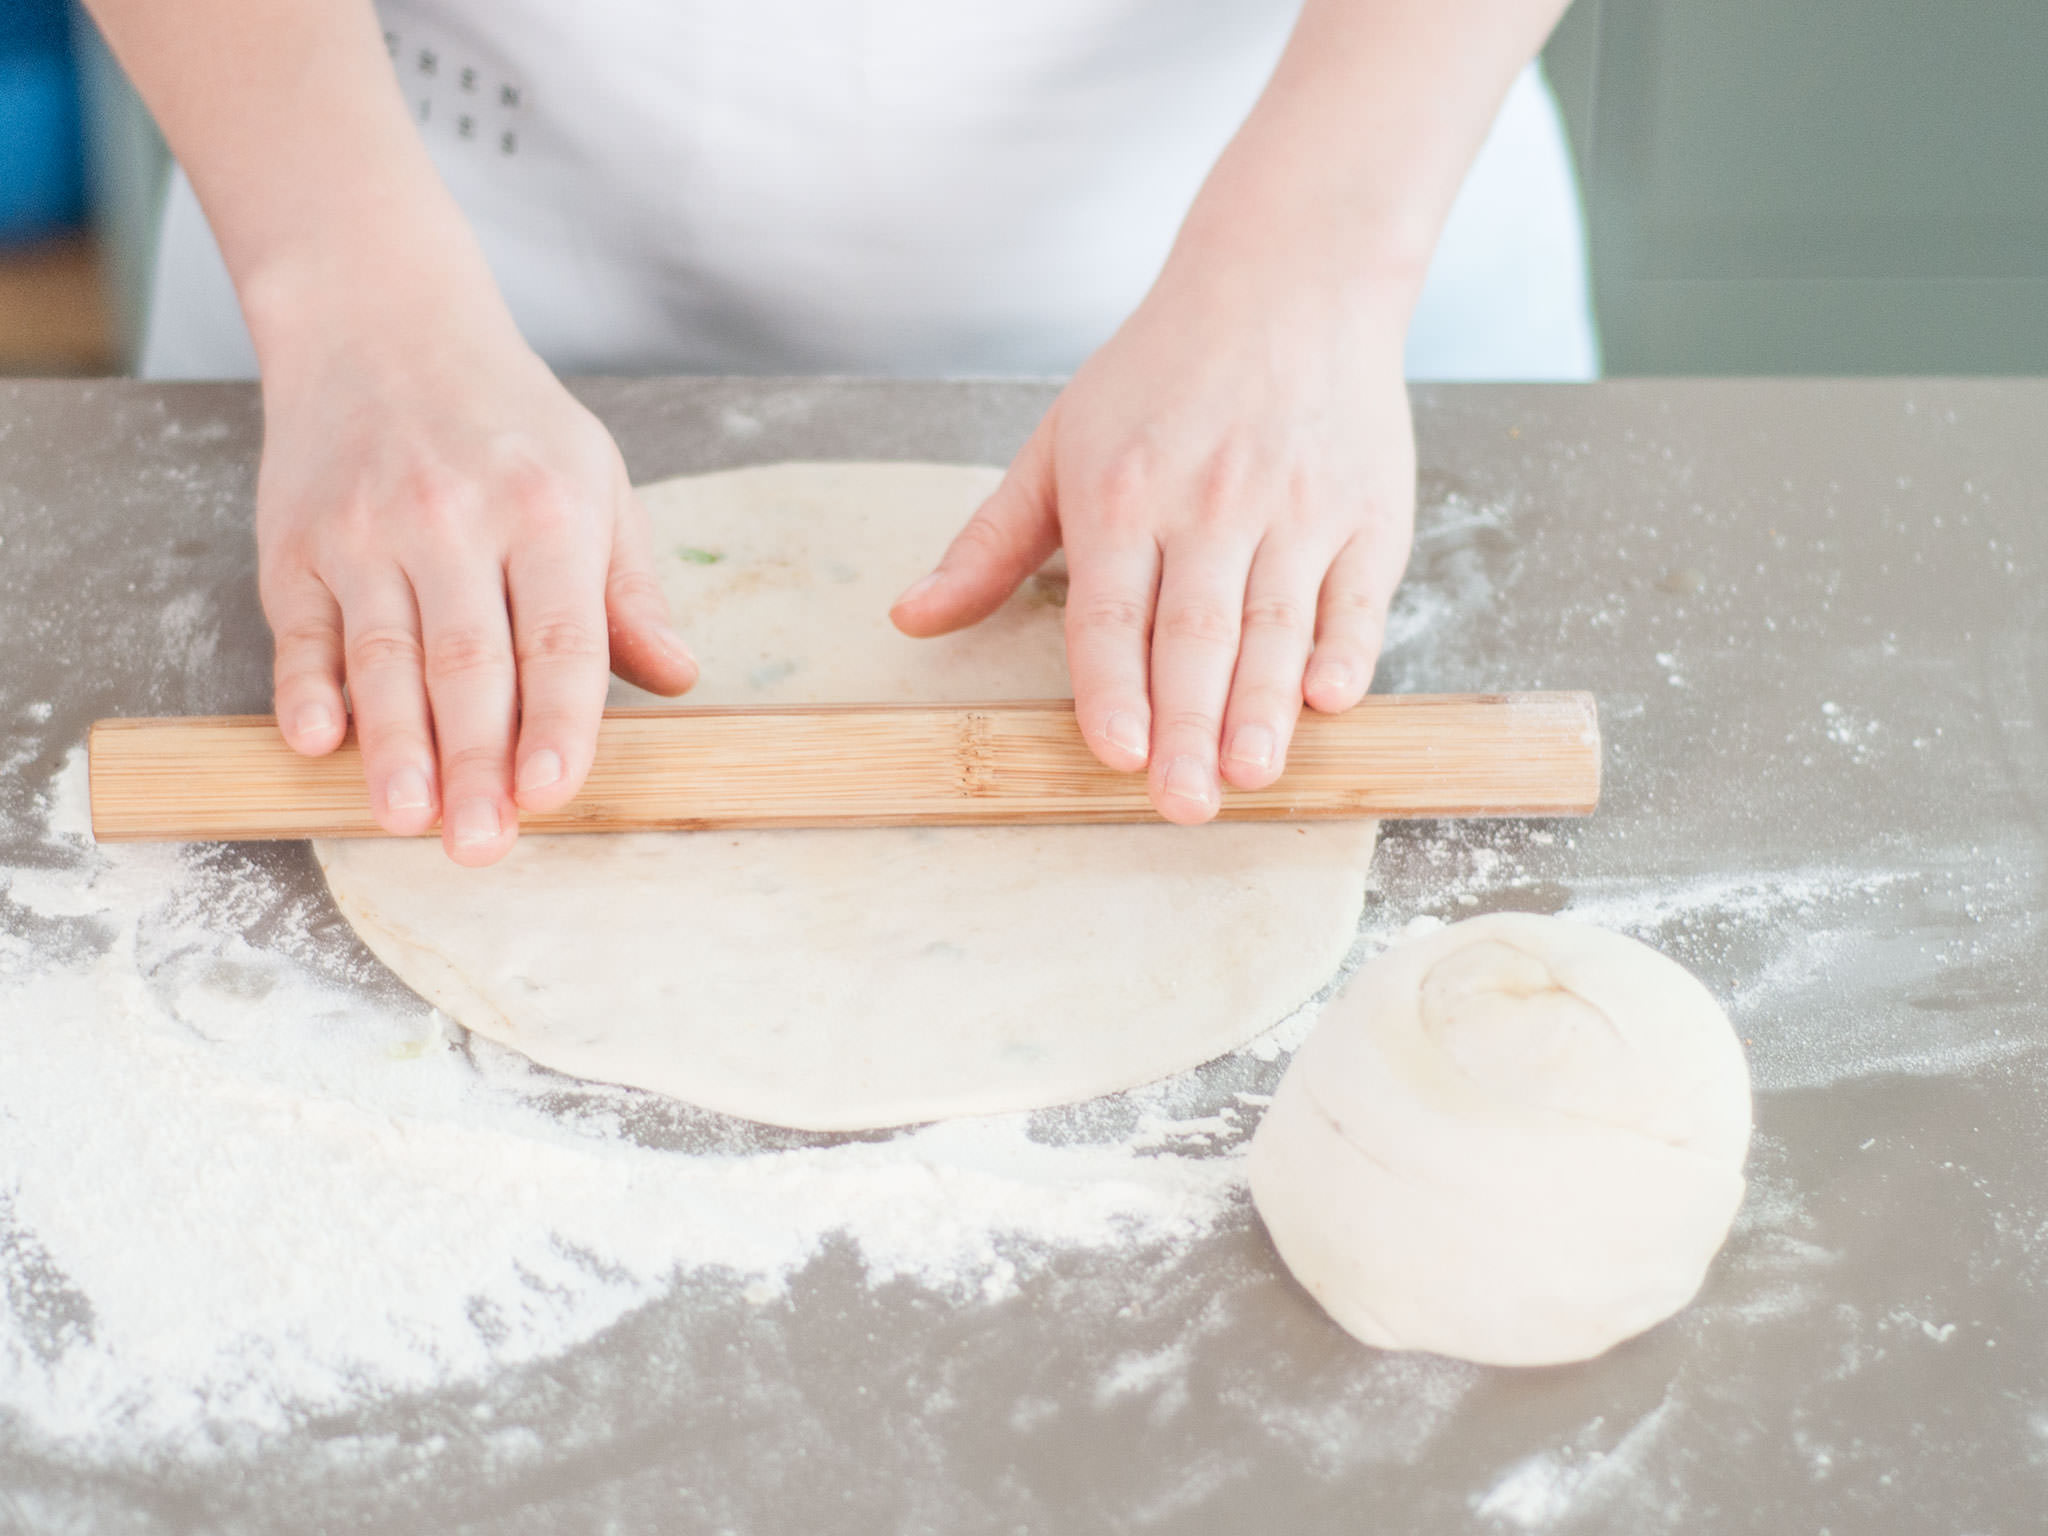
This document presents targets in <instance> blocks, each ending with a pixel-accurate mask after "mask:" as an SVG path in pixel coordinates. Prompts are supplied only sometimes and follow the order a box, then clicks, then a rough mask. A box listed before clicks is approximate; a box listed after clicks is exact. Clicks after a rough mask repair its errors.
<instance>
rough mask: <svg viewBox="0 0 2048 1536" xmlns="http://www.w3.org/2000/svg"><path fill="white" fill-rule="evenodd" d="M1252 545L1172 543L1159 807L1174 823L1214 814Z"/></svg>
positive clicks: (1156, 749)
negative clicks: (1226, 705) (1225, 708)
mask: <svg viewBox="0 0 2048 1536" xmlns="http://www.w3.org/2000/svg"><path fill="white" fill-rule="evenodd" d="M1250 564H1251V550H1250V548H1249V547H1245V546H1237V545H1232V544H1228V543H1224V542H1221V541H1219V540H1217V539H1215V538H1214V537H1213V536H1212V537H1209V538H1204V539H1199V540H1198V539H1196V538H1190V539H1188V540H1187V541H1185V542H1184V543H1183V544H1181V545H1180V546H1178V547H1174V546H1169V547H1168V549H1167V551H1166V560H1165V564H1164V568H1163V570H1162V572H1161V575H1160V578H1159V614H1158V617H1157V618H1156V619H1154V620H1153V624H1152V765H1151V767H1152V780H1151V790H1152V803H1153V805H1155V806H1157V807H1158V809H1159V814H1160V815H1162V816H1164V817H1165V818H1166V819H1167V820H1168V821H1178V822H1183V823H1187V824H1193V823H1196V822H1203V821H1207V820H1209V818H1210V817H1212V816H1214V815H1215V814H1216V811H1217V807H1218V806H1219V805H1220V804H1221V800H1222V792H1221V784H1220V782H1219V780H1218V778H1217V773H1216V755H1217V744H1218V738H1219V737H1220V736H1221V734H1222V731H1223V706H1224V702H1225V700H1226V699H1227V698H1228V697H1229V695H1230V678H1231V674H1232V673H1233V672H1234V671H1235V670H1236V666H1237V652H1238V643H1239V638H1240V635H1241V633H1242V626H1243V620H1244V603H1245V577H1246V574H1247V571H1248V568H1249V566H1250Z"/></svg>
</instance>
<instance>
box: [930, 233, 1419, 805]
mask: <svg viewBox="0 0 2048 1536" xmlns="http://www.w3.org/2000/svg"><path fill="white" fill-rule="evenodd" d="M1405 323H1406V307H1405V303H1404V302H1403V301H1401V300H1399V299H1396V298H1382V297H1380V296H1378V295H1376V294H1374V293H1371V292H1367V293H1363V294H1361V293H1358V292H1355V291H1342V290H1337V291H1332V290H1329V289H1321V288H1318V287H1316V286H1315V285H1313V284H1306V285H1305V284H1301V283H1298V282H1294V281H1290V280H1289V279H1287V278H1284V277H1275V276H1268V277H1267V278H1265V279H1263V280H1258V279H1254V280H1251V281H1246V280H1244V279H1243V277H1242V275H1241V274H1240V275H1236V276H1233V275H1232V274H1229V273H1221V274H1213V275H1212V274H1206V273H1202V272H1199V271H1190V270H1185V269H1177V268H1176V266H1175V265H1174V264H1173V263H1169V265H1168V268H1167V271H1166V273H1165V274H1164V275H1163V276H1162V277H1161V280H1160V282H1159V284H1158V286H1156V287H1155V288H1154V290H1153V292H1152V293H1151V294H1150V295H1149V296H1148V297H1147V298H1146V300H1145V302H1144V303H1143V304H1142V305H1141V306H1140V307H1139V308H1138V310H1137V311H1136V312H1135V313H1134V314H1133V315H1132V316H1131V318H1130V319H1129V320H1128V321H1127V322H1126V323H1125V324H1124V326H1123V327H1122V328H1121V329H1120V330H1119V331H1118V332H1117V334H1116V335H1115V336H1114V337H1112V338H1111V340H1110V341H1109V342H1108V343H1107V344H1106V345H1104V346H1103V347H1102V349H1101V350H1100V351H1098V352H1097V353H1096V354H1095V355H1094V356H1093V357H1091V358H1089V359H1088V361H1087V362H1086V363H1085V364H1084V365H1083V366H1082V368H1081V370H1080V372H1079V373H1077V374H1076V375H1075V376H1074V379H1073V381H1072V382H1071V383H1070V384H1069V385H1068V386H1067V388H1066V389H1065V390H1064V391H1063V392H1062V393H1061V395H1060V397H1059V398H1058V400H1057V401H1055V402H1054V404H1053V407H1052V409H1051V410H1050V411H1048V412H1047V413H1046V416H1045V418H1044V419H1043V420H1042V421H1041V422H1040V423H1039V425H1038V429H1037V430H1036V432H1034V433H1033V435H1032V437H1031V439H1030V441H1029V442H1027V443H1026V444H1025V446H1024V449H1023V451H1022V452H1021V453H1020V454H1018V456H1017V458H1016V460H1015V462H1014V463H1012V464H1011V466H1010V471H1009V473H1008V475H1007V476H1005V478H1004V480H1003V482H1002V484H1001V485H1000V486H999V487H998V488H997V490H996V492H995V494H994V495H992V496H991V497H990V498H989V499H988V501H987V502H986V503H985V504H984V505H983V506H982V507H981V509H980V510H979V511H978V512H976V513H975V515H974V517H973V519H972V520H971V521H970V522H969V523H968V524H967V526H966V527H965V528H964V529H962V530H961V532H960V535H959V537H958V538H956V539H955V540H954V541H953V544H952V547H951V548H949V549H948V550H947V551H946V554H945V557H944V559H943V560H942V561H941V562H940V564H939V567H938V569H937V570H936V571H935V572H934V573H933V574H932V575H930V576H927V577H925V578H924V579H923V580H922V581H920V582H919V583H917V584H916V585H915V586H913V587H912V588H911V589H910V590H909V591H908V592H906V593H905V594H904V595H903V597H902V598H900V599H899V600H898V602H897V605H896V607H895V609H894V610H893V612H892V617H893V618H894V620H895V622H896V624H897V627H898V628H900V629H901V630H903V631H904V632H905V633H906V634H911V635H937V634H943V633H946V632H947V631H949V630H954V629H958V628H961V627H963V626H964V625H968V624H972V623H975V622H976V621H978V620H980V619H982V618H985V617H986V616H987V615H988V614H990V613H992V612H994V611H995V609H996V608H997V607H998V606H1000V605H1001V603H1002V602H1003V600H1004V599H1005V598H1006V597H1008V596H1009V594H1010V593H1011V591H1013V590H1014V589H1015V588H1016V586H1017V585H1018V583H1019V582H1021V581H1023V580H1024V579H1025V578H1026V577H1027V576H1029V575H1030V574H1031V573H1032V572H1033V571H1035V570H1036V569H1037V568H1038V567H1039V566H1040V565H1041V564H1042V563H1043V562H1044V561H1045V560H1046V558H1047V557H1048V556H1050V555H1051V554H1052V552H1053V551H1054V550H1055V549H1057V548H1059V547H1060V546H1061V545H1062V544H1064V545H1065V546H1066V551H1067V565H1068V572H1069V577H1070V584H1069V587H1068V593H1067V607H1066V630H1067V656H1068V665H1069V667H1070V668H1071V670H1072V674H1073V682H1074V708H1075V713H1076V715H1077V716H1078V718H1079V720H1080V724H1081V731H1082V734H1083V735H1084V736H1085V737H1086V739H1087V741H1088V744H1089V746H1090V747H1091V748H1092V749H1093V751H1094V752H1095V755H1096V756H1097V757H1099V758H1100V759H1101V760H1102V761H1103V762H1104V763H1105V764H1107V765H1108V766H1109V767H1112V768H1119V769H1124V770H1128V771H1136V770H1138V769H1142V768H1148V767H1149V770H1150V792H1151V796H1152V803H1153V804H1154V805H1155V806H1157V807H1158V809H1159V813H1160V814H1161V815H1162V816H1164V817H1166V818H1167V819H1168V820H1169V821H1177V822H1187V823H1194V822H1202V821H1207V820H1208V819H1209V818H1210V817H1212V816H1214V815H1215V814H1216V811H1217V808H1218V803H1219V799H1220V785H1219V782H1218V778H1219V772H1220V776H1221V779H1222V781H1223V782H1227V783H1229V784H1231V785H1233V786H1235V787H1237V788H1239V789H1257V788H1260V787H1262V786H1264V785H1267V784H1270V783H1272V782H1273V780H1274V779H1276V778H1278V777H1279V776H1280V772H1281V770H1282V769H1283V768H1284V767H1285V766H1286V761H1287V748H1288V743H1289V740H1290V738H1291V736H1292V734H1293V730H1294V724H1295V721H1296V719H1297V718H1298V717H1299V715H1300V711H1301V706H1302V703H1303V701H1304V700H1306V701H1307V703H1308V704H1309V705H1310V706H1311V707H1313V708H1315V709H1317V710H1321V711H1325V712H1331V713H1334V712H1336V711H1340V710H1345V709H1349V708H1350V707H1351V706H1352V705H1353V704H1356V703H1357V702H1358V700H1359V699H1360V698H1361V697H1362V696H1363V695H1364V693H1365V691H1366V688H1367V686H1368V685H1369V684H1370V682H1371V681H1372V674H1373V668H1374V666H1375V664H1376V663H1377V660H1378V656H1379V648H1380V642H1381V638H1382V636H1383V633H1384V631H1385V627H1386V617H1387V605H1388V603H1389V602H1390V601H1391V599H1392V597H1393V592H1394V588H1395V586H1396V585H1397V584H1398V582H1399V581H1400V579H1401V572H1402V569H1403V567H1404V566H1405V565H1406V564H1407V560H1408V547H1409V541H1410V538H1411V535H1412V530H1413V524H1414V512H1415V447H1414V433H1413V428H1412V425H1411V422H1410V419H1409V412H1408V396H1407V390H1406V386H1405V385H1404V383H1403V380H1402V373H1401V351H1402V348H1401V337H1402V332H1403V329H1404V327H1405Z"/></svg>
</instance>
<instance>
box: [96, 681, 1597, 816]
mask: <svg viewBox="0 0 2048 1536" xmlns="http://www.w3.org/2000/svg"><path fill="white" fill-rule="evenodd" d="M90 755H91V764H92V830H93V835H94V836H95V837H97V838H99V839H100V840H101V841H103V842H115V841H144V840H154V841H164V842H176V841H201V840H204V841H214V840H239V839H253V838H296V837H378V836H382V835H384V834H383V832H382V829H380V828H379V827H378V825H377V823H376V822H375V821H374V820H373V819H372V818H371V816H370V805H369V796H368V793H367V791H366V790H365V788H364V785H363V764H362V758H361V755H360V754H359V753H358V751H357V749H356V743H355V738H354V736H353V734H351V736H350V737H349V739H348V740H346V741H344V742H343V743H342V745H341V747H340V748H339V749H338V750H337V751H335V752H333V753H330V754H329V755H328V756H326V757H316V758H308V757H301V756H299V755H298V754H297V753H296V752H293V751H292V750H291V748H289V747H287V746H286V745H285V743H284V738H283V737H282V736H280V735H279V734H278V730H277V723H276V721H275V720H273V719H272V718H271V717H269V716H267V715H238V716H218V717H213V718H201V719H171V720H102V721H100V722H99V723H98V724H97V725H95V726H94V727H93V728H92V738H91V747H90ZM1599 798H1600V726H1599V719H1598V716H1597V714H1596V712H1595V709H1594V705H1593V697H1592V695H1591V694H1586V693H1505V694H1445V695H1429V694H1374V695H1371V696H1369V697H1368V698H1366V700H1365V701H1364V702H1363V703H1361V704H1360V705H1359V706H1358V707H1357V708H1356V709H1353V710H1351V711H1349V712H1348V713H1346V714H1342V715H1317V714H1312V713H1306V712H1305V713H1304V714H1303V715H1302V717H1301V723H1300V725H1299V726H1297V727H1296V730H1295V736H1294V743H1293V746H1292V747H1291V748H1290V749H1289V752H1288V758H1287V772H1286V773H1285V774H1283V775H1282V776H1281V777H1280V779H1279V780H1278V781H1277V782H1276V783H1274V784H1273V785H1272V786H1271V787H1269V788H1267V789H1259V790H1226V791H1225V792H1224V795H1223V807H1222V812H1221V815H1222V818H1223V819H1224V820H1226V821H1295V820H1306V819H1309V818H1314V817H1324V816H1583V815H1585V814H1586V813H1588V812H1589V811H1591V810H1592V809H1593V806H1594V804H1595V803H1596V802H1597V801H1598V800H1599ZM1156 816H1157V813H1156V812H1155V811H1154V810H1153V809H1152V806H1151V804H1150V803H1149V802H1148V801H1147V799H1146V798H1145V780H1144V776H1143V775H1141V774H1123V773H1116V772H1113V771H1111V770H1110V769H1108V768H1105V767H1103V766H1102V765H1101V764H1100V763H1098V762H1097V761H1096V760H1095V756H1094V754H1093V753H1091V752H1090V751H1089V750H1088V747H1087V745H1086V743H1084V742H1083V741H1082V739H1081V732H1080V728H1079V727H1078V726H1077V725H1076V724H1075V722H1074V708H1073V703H1072V701H1071V700H1066V699H1059V700H1052V701H1047V702H1042V703H1019V704H926V705H868V704H855V705H841V706H806V707H798V708H774V709H647V710H620V711H608V712H607V713H606V715H605V718H604V724H603V725H602V727H601V728H600V729H599V732H598V742H597V761H596V764H595V766H593V767H592V769H591V770H590V777H589V779H588V780H587V781H586V782H585V784H584V786H583V792H582V793H581V794H579V795H578V796H577V797H576V798H575V799H574V800H572V801H570V802H569V803H568V804H567V805H565V806H563V807H562V808H561V809H560V810H557V811H548V812H541V813H528V814H526V815H523V816H521V817H520V826H521V827H522V828H523V829H525V830H526V831H529V832H636V831H650V830H678V831H681V830H689V831H701V830H707V829H712V828H723V827H887V826H1004V825H1017V824H1026V823H1030V824H1041V823H1051V822H1109V821H1151V820H1154V819H1155V818H1156Z"/></svg>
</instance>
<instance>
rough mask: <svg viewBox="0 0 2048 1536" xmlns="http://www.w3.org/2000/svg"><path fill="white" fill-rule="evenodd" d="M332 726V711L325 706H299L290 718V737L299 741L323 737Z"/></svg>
mask: <svg viewBox="0 0 2048 1536" xmlns="http://www.w3.org/2000/svg"><path fill="white" fill-rule="evenodd" d="M333 725H334V711H333V710H331V709H329V708H328V707H327V706H326V705H325V704H301V705H300V706H299V709H298V713H297V714H295V715H293V716H292V735H293V736H294V737H297V738H298V739H300V740H302V741H303V740H304V739H305V738H306V737H308V736H325V735H326V734H327V732H328V731H329V730H330V729H332V727H333Z"/></svg>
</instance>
